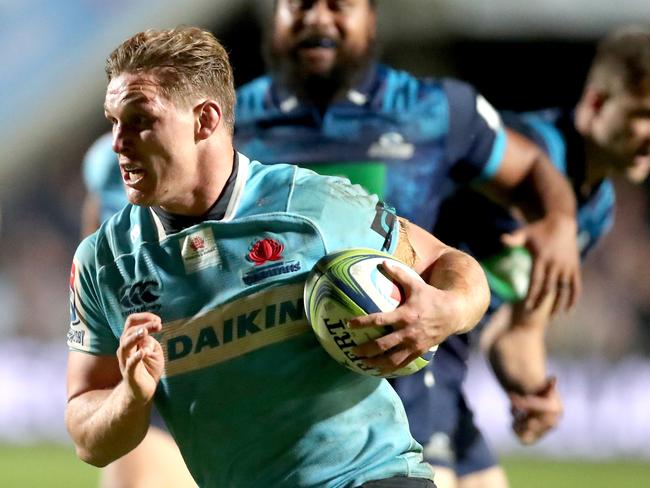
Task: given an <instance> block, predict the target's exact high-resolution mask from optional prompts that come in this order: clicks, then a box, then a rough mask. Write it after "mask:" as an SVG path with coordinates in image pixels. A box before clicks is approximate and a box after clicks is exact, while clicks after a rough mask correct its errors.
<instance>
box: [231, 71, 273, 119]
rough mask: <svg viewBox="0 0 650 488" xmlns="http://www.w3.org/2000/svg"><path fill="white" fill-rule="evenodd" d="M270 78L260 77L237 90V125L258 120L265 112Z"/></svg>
mask: <svg viewBox="0 0 650 488" xmlns="http://www.w3.org/2000/svg"><path fill="white" fill-rule="evenodd" d="M270 88H271V77H270V76H267V75H265V76H260V77H259V78H255V79H254V80H252V81H249V82H248V83H246V84H244V85H242V86H241V87H239V88H238V89H237V104H236V106H235V110H236V114H235V117H236V120H237V123H238V124H241V123H246V122H248V121H249V120H252V119H256V118H258V117H259V116H260V115H261V114H262V113H264V112H265V111H266V110H267V108H268V107H267V103H266V101H267V100H268V97H269V93H270Z"/></svg>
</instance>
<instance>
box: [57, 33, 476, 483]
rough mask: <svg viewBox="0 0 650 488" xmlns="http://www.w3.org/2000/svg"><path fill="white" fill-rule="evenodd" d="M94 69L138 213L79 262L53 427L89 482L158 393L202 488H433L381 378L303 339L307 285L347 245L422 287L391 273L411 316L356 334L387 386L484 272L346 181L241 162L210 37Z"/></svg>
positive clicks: (147, 39) (119, 56)
mask: <svg viewBox="0 0 650 488" xmlns="http://www.w3.org/2000/svg"><path fill="white" fill-rule="evenodd" d="M106 72H107V74H108V77H109V84H108V87H107V91H106V100H105V105H104V107H105V114H106V117H107V119H108V120H109V121H110V122H111V123H112V125H113V149H114V150H115V151H116V152H117V153H118V155H119V164H120V170H121V174H122V179H123V181H124V183H125V186H126V188H127V195H128V198H129V201H130V203H132V205H127V206H126V207H125V208H124V209H123V210H121V211H120V212H118V213H117V214H115V215H114V216H112V217H111V218H109V220H108V221H107V222H106V223H104V224H102V226H100V228H99V230H98V231H97V232H96V233H94V234H91V235H90V236H89V237H87V238H86V239H84V240H83V241H82V242H81V244H80V245H79V247H78V249H77V252H76V253H75V258H74V261H73V267H72V272H71V278H70V279H71V287H72V290H73V294H72V299H71V307H70V311H71V323H70V330H69V334H68V345H69V347H70V353H69V358H68V404H67V407H66V426H67V428H68V431H69V433H70V435H71V437H72V439H73V440H74V442H75V445H76V448H77V453H78V455H79V456H80V457H81V458H82V459H84V460H85V461H87V462H89V463H91V464H94V465H99V466H103V465H106V464H107V463H110V462H112V461H114V460H115V459H117V458H119V457H121V456H123V455H124V454H126V453H127V452H129V451H130V450H132V449H133V448H135V447H136V446H137V445H138V444H139V443H140V442H141V441H142V439H143V438H144V436H145V434H146V432H147V430H148V428H149V422H150V418H149V417H150V413H151V408H152V404H153V401H154V396H155V403H156V406H157V407H158V408H159V409H160V412H161V413H162V415H163V416H164V418H165V421H166V423H167V424H168V426H169V428H170V432H173V435H174V438H175V439H176V441H177V443H178V445H179V447H180V449H181V451H182V453H183V457H184V459H185V460H186V462H187V465H188V467H189V469H190V471H191V473H192V475H193V477H194V478H195V479H196V481H197V483H198V484H199V485H200V486H204V487H206V488H209V487H215V488H216V487H221V486H233V487H240V486H241V487H244V486H273V487H287V488H294V487H302V486H304V487H321V486H350V487H368V488H370V487H387V488H388V487H398V486H399V487H413V488H417V487H421V488H425V487H433V486H434V484H433V482H432V481H431V478H432V472H431V469H430V466H429V465H428V464H427V463H425V462H424V460H423V458H422V452H421V446H420V445H418V444H417V443H416V442H415V441H414V440H413V438H412V437H411V435H410V432H409V429H408V422H407V418H406V415H405V412H404V410H403V407H402V404H401V402H400V401H399V398H398V397H397V395H396V394H395V392H394V391H393V389H392V388H391V387H390V385H389V384H388V382H387V381H386V380H384V379H381V378H375V377H367V376H361V375H357V374H355V373H353V372H351V371H347V370H345V369H344V368H341V367H340V366H339V365H337V364H336V363H335V362H334V361H332V360H331V358H329V356H328V355H327V353H326V352H325V351H324V350H323V349H322V347H321V346H320V344H319V343H318V341H317V340H316V338H315V337H314V335H313V334H312V333H311V329H310V327H309V325H308V324H307V322H306V319H305V317H304V313H303V311H302V295H303V291H304V279H305V277H306V274H307V272H308V271H309V269H311V268H312V266H313V265H314V263H315V262H316V261H317V260H318V259H320V258H321V257H322V256H323V255H325V254H326V253H328V252H331V251H335V250H338V249H342V248H348V247H370V248H375V249H382V250H385V251H387V252H391V253H394V254H397V255H401V256H408V257H409V258H410V260H409V264H411V265H412V266H413V267H414V268H415V269H416V271H417V272H418V273H420V274H421V275H422V276H423V277H424V278H425V281H423V280H420V279H417V278H414V277H412V276H410V275H409V274H408V273H406V272H404V271H403V270H394V269H393V268H392V267H390V266H386V268H387V270H388V272H389V273H390V274H391V275H393V276H394V278H395V279H396V280H397V281H398V282H399V283H400V284H401V286H403V287H404V290H405V291H406V295H407V298H406V300H405V302H404V303H403V304H401V305H400V306H399V307H398V308H397V309H396V310H394V311H392V312H388V313H379V314H372V315H369V316H365V317H359V318H356V319H355V320H354V324H352V323H351V326H355V327H378V326H381V327H383V324H385V323H391V324H393V325H394V326H395V330H394V331H393V332H391V333H389V334H386V335H385V336H383V337H381V338H379V339H377V340H375V341H370V342H368V343H366V344H364V345H362V346H359V347H358V348H357V349H358V351H355V354H359V355H361V356H362V357H363V358H364V359H365V361H366V362H367V363H368V364H369V365H371V366H372V367H376V368H378V369H381V370H385V371H386V372H387V373H388V372H390V371H393V370H395V369H397V368H400V367H402V366H404V365H405V364H407V363H408V362H410V361H411V360H412V359H413V358H414V357H416V356H418V355H421V354H424V353H426V352H428V351H429V349H430V348H431V347H432V346H434V345H437V344H438V343H440V342H441V341H443V340H444V339H445V338H446V337H447V336H448V335H449V334H453V333H460V332H466V331H467V330H469V329H470V328H471V327H473V326H474V325H475V324H476V323H477V322H478V321H479V319H480V317H481V316H482V314H483V313H484V311H485V309H486V307H487V305H488V302H489V290H488V287H487V282H486V279H485V275H484V273H483V271H482V270H481V268H480V266H479V265H478V263H477V262H476V261H475V260H474V259H473V258H471V257H469V256H468V255H466V254H464V253H461V252H459V251H457V250H455V249H452V248H449V247H447V246H445V245H444V244H442V243H441V242H440V241H438V240H437V239H436V238H435V237H433V236H432V235H431V234H429V233H427V232H425V231H424V230H422V229H421V228H419V227H417V226H416V225H414V224H412V223H408V222H407V221H405V220H403V219H401V218H397V217H396V215H395V214H394V213H393V210H392V209H390V208H387V207H386V206H385V205H383V204H382V203H381V202H380V201H379V200H378V198H377V197H376V196H375V195H369V194H368V193H367V192H365V191H364V190H362V189H361V188H360V187H359V186H353V185H350V184H349V182H348V181H347V180H344V179H340V178H333V177H324V176H319V175H316V174H315V173H313V172H311V171H308V170H304V169H301V168H298V167H296V166H293V165H274V166H267V165H262V164H259V163H258V162H256V161H250V160H249V159H248V158H247V157H246V156H244V155H243V154H241V153H238V152H236V151H235V150H234V148H233V145H232V134H233V126H234V104H235V93H234V87H233V82H232V71H231V68H230V65H229V62H228V57H227V54H226V51H225V50H224V49H223V47H222V46H221V45H220V44H219V42H218V41H217V40H216V39H215V38H214V36H212V35H211V34H210V33H208V32H207V31H205V30H202V29H199V28H191V27H184V28H178V29H171V30H163V31H155V30H154V31H146V32H141V33H138V34H136V35H135V36H133V37H131V38H129V39H127V40H126V41H124V42H123V43H122V44H120V46H118V48H117V49H116V50H115V51H113V53H111V55H110V56H109V58H108V60H107V64H106ZM341 215H345V217H346V218H345V220H344V221H342V220H341V219H340V216H341ZM258 244H263V245H262V246H258ZM269 246H271V247H272V248H273V249H274V251H276V252H274V254H273V255H272V256H270V255H268V254H265V253H262V254H254V252H256V250H257V249H259V248H260V247H261V248H263V249H266V248H267V247H269ZM254 258H267V259H266V260H267V261H274V262H277V261H279V260H282V261H279V263H280V264H282V263H287V264H286V265H282V266H281V267H278V265H277V264H272V265H271V267H269V266H266V267H262V268H260V267H258V265H259V264H260V260H259V259H254ZM289 264H290V265H289ZM260 269H262V270H266V272H265V273H263V272H260ZM271 270H272V271H273V272H271ZM246 277H248V278H249V279H245V278H246ZM157 462H158V460H157V459H151V458H149V464H150V469H156V463H157Z"/></svg>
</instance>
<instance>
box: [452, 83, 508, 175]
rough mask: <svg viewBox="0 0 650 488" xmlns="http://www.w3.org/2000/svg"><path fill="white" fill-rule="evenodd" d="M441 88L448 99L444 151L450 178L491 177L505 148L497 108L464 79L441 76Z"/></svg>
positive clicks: (502, 128)
mask: <svg viewBox="0 0 650 488" xmlns="http://www.w3.org/2000/svg"><path fill="white" fill-rule="evenodd" d="M443 89H444V90H445V94H446V96H447V100H448V103H449V134H448V143H447V154H448V158H449V161H451V163H452V167H451V175H452V177H453V179H454V180H456V181H458V182H470V181H473V180H479V181H481V180H489V179H491V178H492V176H493V175H494V174H495V173H496V172H497V170H498V169H499V166H500V165H501V161H502V160H503V156H504V153H505V148H506V133H505V129H504V126H503V123H502V122H501V118H500V116H499V114H498V112H497V111H496V110H495V109H494V108H493V107H492V105H490V103H489V102H488V101H487V100H486V99H485V98H484V97H483V96H482V95H481V94H479V93H478V92H476V90H475V89H474V88H473V87H472V86H471V85H469V84H467V83H463V82H461V81H457V80H444V81H443Z"/></svg>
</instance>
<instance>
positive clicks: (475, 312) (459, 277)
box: [428, 248, 490, 334]
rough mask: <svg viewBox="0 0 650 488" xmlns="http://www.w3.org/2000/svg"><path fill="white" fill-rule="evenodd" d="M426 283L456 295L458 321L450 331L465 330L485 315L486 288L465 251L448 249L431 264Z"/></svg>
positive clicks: (487, 296) (477, 265) (480, 272)
mask: <svg viewBox="0 0 650 488" xmlns="http://www.w3.org/2000/svg"><path fill="white" fill-rule="evenodd" d="M428 282H429V284H430V285H432V286H434V287H435V288H438V289H440V290H445V291H448V292H450V293H451V294H452V295H453V296H454V297H455V298H456V310H457V313H456V314H455V315H456V317H458V323H457V324H455V327H454V330H453V332H452V333H455V334H461V333H464V332H467V331H469V330H470V329H472V328H473V327H474V326H475V325H476V324H477V323H478V321H479V320H480V319H481V317H482V316H483V314H485V311H486V309H487V307H488V304H489V302H490V289H489V287H488V284H487V279H486V277H485V273H484V272H483V269H482V268H481V266H480V265H479V264H478V262H477V261H476V260H475V259H474V258H472V257H471V256H469V255H468V254H465V253H463V252H461V251H458V250H456V249H453V248H448V250H446V251H445V252H444V253H442V254H441V255H440V257H439V258H438V259H437V260H436V261H435V263H434V264H433V266H432V268H431V272H430V274H429V279H428Z"/></svg>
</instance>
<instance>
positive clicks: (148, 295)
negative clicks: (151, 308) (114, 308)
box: [120, 281, 160, 309]
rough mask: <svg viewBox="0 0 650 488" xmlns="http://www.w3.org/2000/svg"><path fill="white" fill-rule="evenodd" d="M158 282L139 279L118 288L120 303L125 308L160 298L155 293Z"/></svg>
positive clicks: (149, 303) (150, 302)
mask: <svg viewBox="0 0 650 488" xmlns="http://www.w3.org/2000/svg"><path fill="white" fill-rule="evenodd" d="M156 288H158V284H157V283H156V282H155V281H139V282H137V283H135V284H133V285H131V286H125V287H124V288H122V290H120V297H121V298H120V304H121V305H122V306H123V307H124V308H126V309H131V308H134V307H142V306H145V305H151V304H152V303H154V302H155V301H157V300H158V299H159V298H160V295H158V294H157V293H156Z"/></svg>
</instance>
